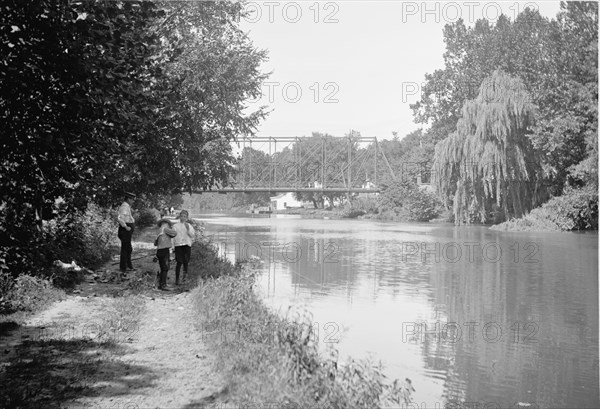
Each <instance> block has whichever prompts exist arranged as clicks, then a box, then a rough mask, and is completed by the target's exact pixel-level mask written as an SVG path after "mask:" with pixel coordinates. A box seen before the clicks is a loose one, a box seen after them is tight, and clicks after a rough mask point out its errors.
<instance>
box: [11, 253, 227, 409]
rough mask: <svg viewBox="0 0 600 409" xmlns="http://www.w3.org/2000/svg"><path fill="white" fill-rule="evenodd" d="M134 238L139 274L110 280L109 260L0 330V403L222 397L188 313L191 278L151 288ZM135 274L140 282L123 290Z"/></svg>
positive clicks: (95, 403) (152, 404)
mask: <svg viewBox="0 0 600 409" xmlns="http://www.w3.org/2000/svg"><path fill="white" fill-rule="evenodd" d="M134 246H135V248H137V250H138V251H137V253H138V255H139V258H138V260H137V262H136V260H134V266H135V267H136V268H137V269H138V272H136V273H135V274H130V276H129V277H127V279H126V280H123V281H121V282H115V280H113V279H111V277H110V271H111V270H112V264H113V263H114V261H111V262H109V263H107V265H106V266H105V267H104V268H103V269H99V270H97V271H96V274H95V275H94V276H90V277H88V278H87V280H86V281H85V282H84V283H82V284H81V285H80V286H78V288H77V289H76V291H75V292H74V294H71V295H68V296H67V299H66V300H63V301H60V302H57V303H55V304H53V305H52V306H50V308H48V309H46V310H45V311H43V312H40V313H38V314H35V315H34V316H32V317H30V318H29V319H28V320H27V321H26V322H25V324H24V325H21V326H20V327H19V328H16V329H14V330H13V331H11V332H10V333H9V334H8V335H6V334H5V335H4V336H1V337H0V351H2V353H1V354H0V383H1V384H2V385H3V391H2V392H0V401H2V400H3V401H4V404H6V405H7V406H6V407H26V408H29V407H31V408H33V407H48V408H53V407H60V408H64V407H68V408H84V407H85V408H105V407H110V408H129V409H134V408H136V409H137V408H139V409H142V408H186V407H187V408H191V407H198V406H202V407H205V406H203V405H206V404H209V403H211V402H213V401H214V400H215V399H218V398H220V397H223V395H224V394H225V393H226V388H225V385H226V383H225V382H224V380H223V379H221V378H220V376H219V375H218V374H216V373H215V372H214V369H213V368H214V367H213V361H212V357H211V355H210V353H209V351H208V349H207V347H206V346H205V344H204V343H203V341H202V334H201V331H200V329H199V327H198V324H199V321H198V319H197V318H196V317H195V316H194V315H195V314H194V307H193V299H194V297H197V296H198V294H197V292H196V291H194V290H193V287H194V285H195V281H196V277H194V276H193V275H192V276H191V277H190V283H189V284H188V285H187V286H182V287H174V286H171V287H170V288H171V289H172V291H168V292H163V291H158V290H154V289H151V288H148V285H150V287H151V285H152V284H153V282H154V275H155V269H156V268H157V264H156V263H153V262H152V257H151V256H152V255H151V250H150V249H148V248H147V247H148V246H147V243H145V242H138V243H135V244H134ZM144 251H146V253H144ZM134 252H135V250H134ZM173 269H174V266H173V265H172V266H171V270H170V271H169V276H170V277H171V279H170V281H169V282H170V283H173V281H174V277H173V276H174V272H173ZM99 272H100V273H102V274H99ZM191 273H192V272H191ZM113 278H114V277H113ZM144 280H145V281H144ZM133 282H135V283H137V284H135V285H138V286H139V285H142V284H145V285H146V288H145V290H144V291H142V293H141V294H138V295H128V294H129V290H130V289H131V283H133ZM140 283H142V284H140ZM123 294H124V296H123ZM116 295H119V296H117V297H115V296H116ZM0 406H3V405H0Z"/></svg>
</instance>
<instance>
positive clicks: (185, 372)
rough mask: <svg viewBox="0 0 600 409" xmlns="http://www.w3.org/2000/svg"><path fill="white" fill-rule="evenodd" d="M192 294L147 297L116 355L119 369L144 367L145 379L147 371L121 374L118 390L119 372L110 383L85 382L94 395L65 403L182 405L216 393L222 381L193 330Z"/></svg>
mask: <svg viewBox="0 0 600 409" xmlns="http://www.w3.org/2000/svg"><path fill="white" fill-rule="evenodd" d="M193 294H194V293H193V292H192V293H181V294H178V295H174V296H163V297H156V298H155V299H147V300H146V302H145V313H144V314H143V317H142V319H141V320H140V322H139V324H140V325H139V329H138V330H137V331H136V333H135V335H134V341H133V342H132V343H131V344H130V345H129V348H128V349H127V351H126V352H125V353H124V354H123V355H120V356H119V357H117V360H118V361H120V362H121V363H122V364H123V366H125V367H138V368H148V369H149V370H150V371H151V374H152V376H151V380H150V381H149V377H148V376H147V374H145V375H144V376H141V375H140V374H130V375H127V374H125V377H126V378H125V379H126V380H127V385H126V386H127V389H124V387H123V379H124V378H123V374H122V373H115V374H114V375H115V380H114V381H110V380H108V381H106V380H102V381H100V382H97V383H95V384H94V385H92V386H91V388H92V389H93V390H94V389H95V390H97V391H98V392H99V393H98V396H90V397H86V398H81V399H77V400H75V401H72V402H70V405H74V406H75V407H77V406H78V405H81V406H84V407H90V406H91V407H102V408H104V407H114V405H118V406H117V407H125V406H126V405H129V406H127V407H129V408H134V407H137V408H184V407H191V406H194V405H199V404H203V403H204V404H206V403H208V402H211V401H212V400H214V398H215V397H216V396H218V395H220V394H221V393H222V391H223V385H224V383H223V382H222V381H221V380H220V379H219V377H218V376H217V375H215V374H214V373H213V371H212V370H211V359H210V357H209V353H208V351H207V349H206V346H205V345H204V344H203V342H202V336H201V334H200V331H199V330H197V329H196V326H195V323H196V320H195V319H194V314H193V306H192V302H191V301H192V297H193ZM150 368H151V369H150ZM100 391H101V392H100ZM85 405H87V406H85Z"/></svg>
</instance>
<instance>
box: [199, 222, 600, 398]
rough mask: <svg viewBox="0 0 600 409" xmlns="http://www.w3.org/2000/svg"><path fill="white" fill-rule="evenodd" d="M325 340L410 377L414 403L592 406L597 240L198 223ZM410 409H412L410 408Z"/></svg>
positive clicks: (342, 225)
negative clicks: (248, 261)
mask: <svg viewBox="0 0 600 409" xmlns="http://www.w3.org/2000/svg"><path fill="white" fill-rule="evenodd" d="M194 218H196V219H199V220H201V221H203V222H205V225H206V234H207V235H209V236H212V237H213V240H214V241H215V242H216V243H219V245H220V248H221V251H223V253H224V254H225V255H227V257H229V258H230V259H232V260H234V259H236V258H237V259H240V258H246V257H249V256H258V257H260V258H261V259H262V260H263V261H264V271H263V273H262V274H261V275H260V277H259V281H258V282H259V286H258V287H259V289H258V291H260V292H261V294H262V295H263V297H264V299H265V302H266V303H267V304H268V305H269V306H271V307H273V308H274V309H275V310H277V311H279V312H280V313H281V314H285V313H286V311H287V308H288V306H293V307H294V308H295V309H305V310H307V311H309V312H310V313H311V314H312V317H313V320H314V322H315V328H317V329H318V334H319V342H320V344H322V346H323V347H326V346H327V344H331V345H333V346H335V348H337V349H338V350H339V352H340V354H341V355H342V356H346V355H351V356H352V357H354V358H365V357H367V356H371V357H372V358H373V359H374V360H375V361H378V360H380V361H381V362H382V363H383V364H384V366H385V374H386V375H387V376H388V377H389V378H392V379H393V378H399V379H404V378H406V377H408V378H410V379H411V380H412V384H413V386H414V388H415V392H414V394H413V398H414V402H415V405H414V406H413V407H415V408H416V407H419V408H425V407H426V408H444V407H452V405H453V404H455V403H456V402H463V403H467V404H470V405H473V406H470V407H476V406H474V405H475V402H476V403H477V404H478V405H479V406H477V407H480V408H488V409H491V408H496V407H502V408H504V407H530V408H532V407H533V408H535V407H539V408H597V407H600V401H599V387H598V235H597V233H586V234H579V233H526V232H519V233H516V232H515V233H507V232H497V231H493V230H489V229H488V228H486V227H483V226H468V227H455V226H453V225H447V224H429V223H424V224H401V223H391V222H390V223H387V222H377V221H371V220H327V219H325V220H324V219H306V218H300V217H299V216H285V215H281V216H275V215H274V216H272V217H233V216H230V215H194ZM409 407H410V406H409Z"/></svg>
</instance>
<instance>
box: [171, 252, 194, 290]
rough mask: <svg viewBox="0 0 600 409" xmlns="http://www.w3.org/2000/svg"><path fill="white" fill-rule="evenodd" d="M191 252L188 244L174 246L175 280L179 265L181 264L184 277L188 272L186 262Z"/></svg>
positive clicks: (176, 279)
mask: <svg viewBox="0 0 600 409" xmlns="http://www.w3.org/2000/svg"><path fill="white" fill-rule="evenodd" d="M191 254H192V248H191V247H190V246H187V245H186V246H175V261H177V264H176V265H175V281H176V282H179V272H180V271H181V266H183V277H184V278H185V277H186V276H187V273H188V263H189V262H190V256H191Z"/></svg>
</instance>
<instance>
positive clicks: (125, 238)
mask: <svg viewBox="0 0 600 409" xmlns="http://www.w3.org/2000/svg"><path fill="white" fill-rule="evenodd" d="M127 226H129V227H130V228H131V230H129V231H127V230H126V229H125V228H124V227H122V226H120V225H119V232H118V234H117V235H118V236H119V239H120V240H121V259H120V260H119V269H120V270H121V271H125V270H126V269H128V268H133V265H132V264H131V253H132V252H133V247H131V236H132V235H133V223H127Z"/></svg>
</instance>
